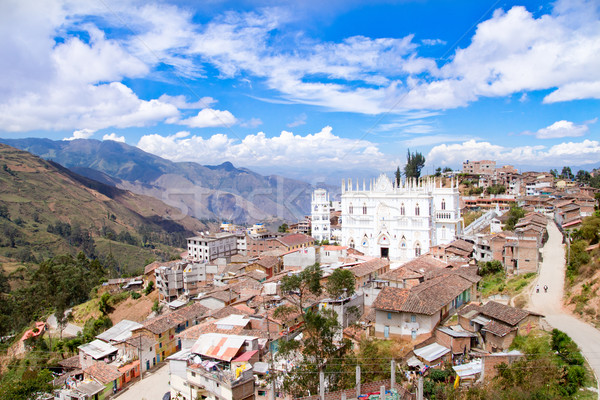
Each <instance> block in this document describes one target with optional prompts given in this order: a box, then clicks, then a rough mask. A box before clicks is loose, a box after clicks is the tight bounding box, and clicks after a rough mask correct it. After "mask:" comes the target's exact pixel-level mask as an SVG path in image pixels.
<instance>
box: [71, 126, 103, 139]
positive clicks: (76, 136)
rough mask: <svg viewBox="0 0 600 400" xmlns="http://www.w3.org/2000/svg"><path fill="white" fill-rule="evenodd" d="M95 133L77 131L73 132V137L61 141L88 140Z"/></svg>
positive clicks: (88, 130)
mask: <svg viewBox="0 0 600 400" xmlns="http://www.w3.org/2000/svg"><path fill="white" fill-rule="evenodd" d="M95 132H96V130H95V129H87V128H86V129H79V130H76V131H74V132H73V136H71V137H66V138H64V139H63V140H75V139H89V138H90V137H92V135H93V134H94V133H95Z"/></svg>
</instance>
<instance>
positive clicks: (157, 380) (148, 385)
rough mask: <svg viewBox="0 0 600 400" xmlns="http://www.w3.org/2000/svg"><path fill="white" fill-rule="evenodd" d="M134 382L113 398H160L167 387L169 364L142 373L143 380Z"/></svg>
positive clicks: (154, 399) (140, 399) (141, 399)
mask: <svg viewBox="0 0 600 400" xmlns="http://www.w3.org/2000/svg"><path fill="white" fill-rule="evenodd" d="M136 380H137V381H136V382H135V383H134V384H133V385H130V386H129V387H128V388H127V390H125V391H123V392H121V393H120V394H117V395H116V396H115V397H113V399H119V400H161V399H162V398H163V395H164V394H165V393H167V392H168V391H169V390H170V388H169V364H164V365H162V366H161V367H159V368H158V369H156V370H152V371H151V372H149V373H147V374H145V375H144V380H142V381H140V380H139V378H136Z"/></svg>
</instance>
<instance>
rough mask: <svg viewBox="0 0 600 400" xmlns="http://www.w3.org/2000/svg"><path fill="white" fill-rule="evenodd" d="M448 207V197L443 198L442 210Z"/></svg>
mask: <svg viewBox="0 0 600 400" xmlns="http://www.w3.org/2000/svg"><path fill="white" fill-rule="evenodd" d="M445 209H446V199H442V210H445Z"/></svg>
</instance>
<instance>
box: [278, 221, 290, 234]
mask: <svg viewBox="0 0 600 400" xmlns="http://www.w3.org/2000/svg"><path fill="white" fill-rule="evenodd" d="M288 228H289V227H288V224H286V223H285V222H284V223H283V224H281V225H279V229H278V231H279V232H283V233H285V232H287V231H288Z"/></svg>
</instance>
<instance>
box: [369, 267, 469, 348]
mask: <svg viewBox="0 0 600 400" xmlns="http://www.w3.org/2000/svg"><path fill="white" fill-rule="evenodd" d="M476 286H477V280H471V279H468V278H467V277H465V276H461V275H459V274H455V273H448V274H445V275H440V276H437V277H435V278H432V279H430V280H427V281H425V282H423V283H421V284H420V285H417V286H415V287H413V288H411V289H403V288H395V287H390V286H388V287H384V288H383V290H382V291H381V292H380V293H379V295H378V296H377V299H376V300H375V303H374V304H373V308H374V309H375V312H376V314H375V336H377V337H384V338H388V337H398V338H403V339H412V340H417V339H424V338H428V337H430V336H431V335H432V334H433V332H434V330H435V328H436V327H437V325H438V324H439V323H440V321H441V320H443V319H444V318H446V317H447V316H448V315H449V314H450V312H452V311H453V310H455V309H457V308H459V307H460V306H461V305H463V304H465V303H468V302H469V301H470V300H471V298H472V297H474V296H475V294H476V290H477V289H476Z"/></svg>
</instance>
